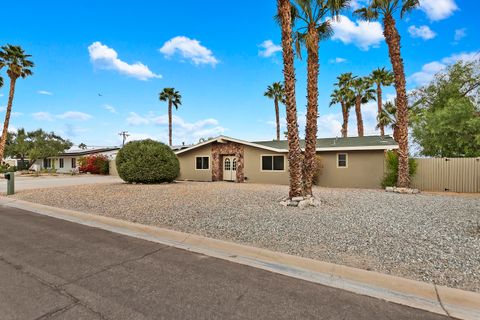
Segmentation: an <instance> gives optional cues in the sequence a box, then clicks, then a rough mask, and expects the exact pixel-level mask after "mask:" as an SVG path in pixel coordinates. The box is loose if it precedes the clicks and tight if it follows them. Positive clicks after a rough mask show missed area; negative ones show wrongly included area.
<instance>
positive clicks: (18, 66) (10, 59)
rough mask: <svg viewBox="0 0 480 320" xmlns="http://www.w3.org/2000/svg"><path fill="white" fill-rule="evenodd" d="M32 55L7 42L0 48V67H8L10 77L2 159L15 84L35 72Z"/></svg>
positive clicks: (1, 146) (1, 143)
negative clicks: (33, 70)
mask: <svg viewBox="0 0 480 320" xmlns="http://www.w3.org/2000/svg"><path fill="white" fill-rule="evenodd" d="M30 57H31V55H29V54H26V53H25V51H24V50H23V49H22V47H20V46H13V45H11V44H7V45H6V46H2V47H1V49H0V69H2V68H3V67H7V68H8V69H7V75H8V77H9V78H10V91H9V94H8V103H7V110H6V112H5V121H4V122H3V130H2V137H1V138H0V160H2V159H3V155H4V152H5V145H6V143H7V136H8V126H9V124H10V115H11V113H12V104H13V98H14V96H15V84H16V83H17V79H18V78H23V79H25V78H26V77H28V76H30V75H32V74H33V72H32V68H33V67H34V64H33V62H32V61H30V60H28V59H29V58H30ZM2 82H3V80H2Z"/></svg>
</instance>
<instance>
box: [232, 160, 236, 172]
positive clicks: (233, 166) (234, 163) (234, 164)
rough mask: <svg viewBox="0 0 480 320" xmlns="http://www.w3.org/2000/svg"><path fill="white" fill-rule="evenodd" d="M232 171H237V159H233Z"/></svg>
mask: <svg viewBox="0 0 480 320" xmlns="http://www.w3.org/2000/svg"><path fill="white" fill-rule="evenodd" d="M232 170H233V171H237V158H234V159H233V161H232Z"/></svg>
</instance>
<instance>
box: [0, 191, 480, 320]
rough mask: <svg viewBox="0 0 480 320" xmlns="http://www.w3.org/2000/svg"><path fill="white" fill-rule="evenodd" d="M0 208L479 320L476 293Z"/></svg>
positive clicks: (45, 209)
mask: <svg viewBox="0 0 480 320" xmlns="http://www.w3.org/2000/svg"><path fill="white" fill-rule="evenodd" d="M0 205H3V206H8V207H14V208H18V209H23V210H27V211H31V212H35V213H38V214H42V215H46V216H50V217H54V218H58V219H63V220H67V221H71V222H75V223H79V224H83V225H87V226H92V227H96V228H100V229H104V230H108V231H112V232H116V233H120V234H124V235H128V236H132V237H136V238H140V239H144V240H148V241H153V242H157V243H161V244H165V245H170V246H173V247H176V248H180V249H185V250H188V251H192V252H196V253H201V254H205V255H208V256H211V257H216V258H220V259H224V260H229V261H232V262H236V263H240V264H243V265H248V266H251V267H255V268H260V269H264V270H268V271H271V272H275V273H279V274H283V275H286V276H290V277H294V278H298V279H302V280H306V281H310V282H315V283H319V284H322V285H326V286H329V287H334V288H339V289H343V290H346V291H350V292H353V293H357V294H362V295H366V296H370V297H374V298H378V299H383V300H386V301H390V302H394V303H398V304H401V305H406V306H410V307H413V308H417V309H422V310H427V311H430V312H433V313H437V314H442V315H447V316H450V317H452V318H458V319H465V320H478V319H480V294H479V293H475V292H469V291H463V290H459V289H452V288H448V287H443V286H437V285H433V284H429V283H424V282H419V281H414V280H409V279H404V278H400V277H395V276H390V275H385V274H381V273H376V272H371V271H366V270H361V269H355V268H351V267H346V266H342V265H336V264H332V263H326V262H322V261H317V260H312V259H307V258H301V257H298V256H292V255H288V254H284V253H279V252H273V251H269V250H265V249H259V248H255V247H249V246H245V245H239V244H236V243H231V242H227V241H221V240H215V239H210V238H206V237H202V236H198V235H194V234H188V233H183V232H178V231H173V230H169V229H164V228H158V227H153V226H146V225H142V224H138V223H132V222H128V221H123V220H118V219H114V218H109V217H103V216H97V215H91V214H85V213H82V212H77V211H72V210H65V209H60V208H54V207H49V206H45V205H40V204H34V203H30V202H26V201H21V200H15V199H11V198H5V197H0Z"/></svg>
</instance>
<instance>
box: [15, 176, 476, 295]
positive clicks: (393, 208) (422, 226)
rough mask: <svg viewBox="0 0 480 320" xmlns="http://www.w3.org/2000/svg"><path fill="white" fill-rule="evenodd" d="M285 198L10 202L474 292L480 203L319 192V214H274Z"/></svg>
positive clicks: (281, 210)
mask: <svg viewBox="0 0 480 320" xmlns="http://www.w3.org/2000/svg"><path fill="white" fill-rule="evenodd" d="M287 191H288V188H287V187H286V186H274V185H254V184H233V183H194V182H180V183H176V184H172V185H127V184H122V183H113V184H103V185H88V186H86V185H85V186H72V187H63V188H62V189H61V191H60V190H59V191H58V192H56V191H53V190H52V189H42V190H28V191H27V190H25V191H21V192H19V193H18V194H17V195H16V196H15V197H16V198H18V199H22V200H26V201H32V202H37V203H41V204H46V205H51V206H57V207H62V208H67V209H73V210H79V211H83V212H87V213H96V214H100V215H105V216H109V217H115V218H120V219H126V220H130V221H134V222H138V223H144V224H151V225H158V226H163V227H169V228H172V229H176V230H179V231H184V232H191V233H196V234H200V235H204V236H208V237H213V238H218V239H225V240H230V241H235V242H239V243H244V244H249V245H253V246H258V247H263V248H268V249H271V250H276V251H282V252H286V253H289V254H295V255H300V256H304V257H309V258H314V259H319V260H323V261H328V262H333V263H338V264H344V265H348V266H352V267H357V268H363V269H367V270H374V271H378V272H382V273H388V274H393V275H397V276H402V277H407V278H412V279H416V280H421V281H428V282H434V283H436V284H440V285H446V286H450V287H456V288H461V289H466V290H471V291H477V292H480V230H479V228H480V227H477V223H478V224H480V197H477V196H445V195H429V194H420V195H400V194H394V193H386V192H382V191H375V190H353V189H326V188H316V189H315V195H316V197H317V199H319V200H320V201H321V203H322V205H321V206H320V207H317V208H309V209H307V210H301V209H298V208H285V207H283V206H281V205H280V204H279V201H280V200H281V199H282V198H283V197H284V196H285V195H286V194H287Z"/></svg>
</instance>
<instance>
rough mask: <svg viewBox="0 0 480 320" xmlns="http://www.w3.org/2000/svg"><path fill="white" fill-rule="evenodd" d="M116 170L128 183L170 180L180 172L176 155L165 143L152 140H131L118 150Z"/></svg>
mask: <svg viewBox="0 0 480 320" xmlns="http://www.w3.org/2000/svg"><path fill="white" fill-rule="evenodd" d="M116 164H117V171H118V175H119V176H120V178H122V179H123V180H124V181H125V182H129V183H133V182H135V183H162V182H172V181H174V180H175V179H176V178H177V177H178V175H179V174H180V163H179V162H178V159H177V156H176V155H175V153H174V152H173V151H172V149H170V147H168V146H167V145H165V144H163V143H160V142H157V141H153V140H150V139H148V140H143V141H132V142H129V143H127V144H126V145H125V146H124V147H123V148H122V149H120V150H119V151H118V154H117V159H116Z"/></svg>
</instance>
